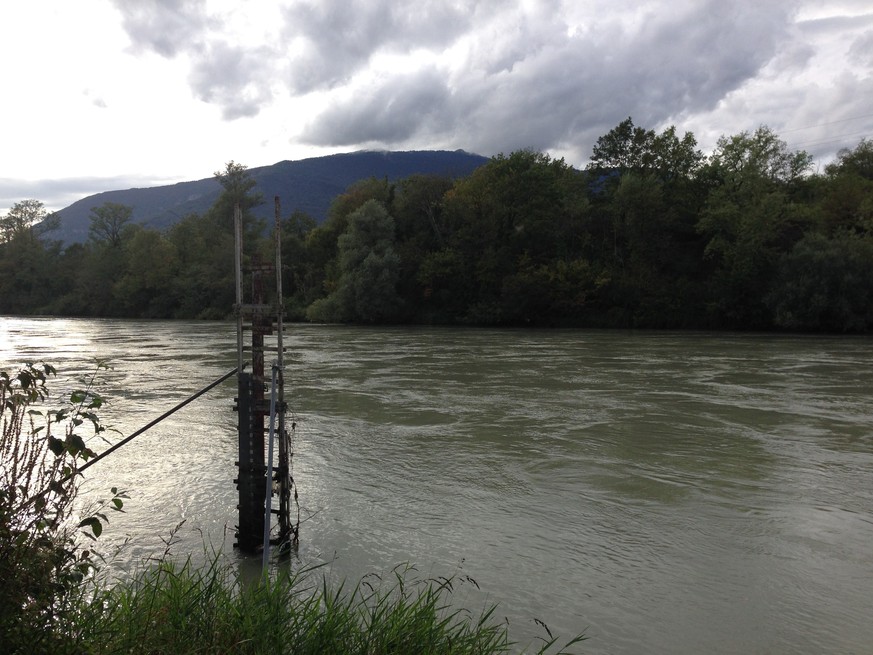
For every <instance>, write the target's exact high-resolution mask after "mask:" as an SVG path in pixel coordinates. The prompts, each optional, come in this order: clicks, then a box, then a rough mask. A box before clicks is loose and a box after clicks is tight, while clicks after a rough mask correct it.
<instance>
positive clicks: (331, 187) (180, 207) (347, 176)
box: [52, 150, 487, 244]
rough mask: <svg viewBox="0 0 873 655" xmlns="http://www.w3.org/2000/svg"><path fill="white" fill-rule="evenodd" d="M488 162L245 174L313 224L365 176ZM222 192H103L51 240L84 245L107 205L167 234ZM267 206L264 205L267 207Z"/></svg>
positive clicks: (329, 161) (354, 159) (309, 164)
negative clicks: (94, 215) (94, 218)
mask: <svg viewBox="0 0 873 655" xmlns="http://www.w3.org/2000/svg"><path fill="white" fill-rule="evenodd" d="M486 161H487V159H486V158H485V157H482V156H480V155H474V154H471V153H469V152H463V151H461V150H457V151H451V152H450V151H445V150H424V151H411V152H376V151H361V152H349V153H344V154H337V155H327V156H325V157H312V158H309V159H301V160H299V161H280V162H278V163H276V164H273V165H271V166H259V167H257V168H252V169H249V175H250V176H251V179H252V180H254V182H255V190H256V191H257V192H259V193H261V194H263V196H264V197H265V198H272V197H273V196H281V197H282V202H283V204H284V205H285V206H286V207H288V208H289V209H292V210H294V209H299V210H300V211H304V212H306V213H307V214H309V215H310V216H312V217H313V218H314V219H315V220H317V221H318V222H321V221H323V220H324V218H325V217H326V216H327V211H328V209H329V208H330V203H331V201H332V200H333V199H334V198H335V197H336V196H337V195H339V194H340V193H342V192H343V191H344V190H345V189H346V188H347V187H348V186H349V185H350V184H352V183H354V182H357V181H358V180H360V179H363V178H367V177H377V178H379V179H383V178H385V179H388V180H392V181H394V180H398V179H402V178H404V177H408V176H409V175H412V174H437V175H450V176H452V177H458V176H463V175H468V174H469V173H471V172H472V171H473V170H475V169H476V168H477V167H479V166H481V165H482V164H483V163H485V162H486ZM221 192H222V188H221V185H219V184H218V183H217V182H216V180H215V178H207V179H205V180H194V181H191V182H179V183H178V184H171V185H168V186H157V187H149V188H146V189H124V190H115V191H104V192H103V193H98V194H96V195H93V196H89V197H87V198H83V199H82V200H79V201H77V202H74V203H73V204H72V205H70V206H69V207H65V208H64V209H62V210H61V211H59V212H58V218H59V223H58V226H57V229H56V230H54V231H53V232H52V238H53V239H57V240H59V241H62V242H63V243H64V244H70V243H83V242H85V241H87V240H88V231H89V221H90V218H91V210H92V208H94V207H100V206H102V205H105V204H106V203H115V204H120V205H126V206H127V207H130V209H131V215H130V222H131V223H136V224H139V225H143V226H144V227H149V228H152V229H156V230H166V229H168V228H170V227H171V226H173V225H175V224H176V223H178V222H179V221H180V220H181V219H182V218H184V217H185V216H188V215H190V214H203V213H206V212H207V211H209V208H210V207H212V205H214V204H215V202H216V201H217V200H218V196H219V195H220V194H221ZM268 205H269V206H268ZM253 211H254V213H255V215H256V216H257V217H259V218H272V216H273V206H272V203H265V204H264V205H262V206H259V207H255V208H254V210H253Z"/></svg>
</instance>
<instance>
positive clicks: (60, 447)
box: [48, 435, 64, 457]
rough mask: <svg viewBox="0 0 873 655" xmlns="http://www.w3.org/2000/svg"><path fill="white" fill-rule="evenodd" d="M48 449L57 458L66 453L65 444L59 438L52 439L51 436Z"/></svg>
mask: <svg viewBox="0 0 873 655" xmlns="http://www.w3.org/2000/svg"><path fill="white" fill-rule="evenodd" d="M48 447H49V450H50V451H52V452H53V453H54V454H55V455H56V456H57V457H60V456H61V453H63V452H64V442H63V441H61V440H60V439H58V438H57V437H52V436H51V435H49V438H48Z"/></svg>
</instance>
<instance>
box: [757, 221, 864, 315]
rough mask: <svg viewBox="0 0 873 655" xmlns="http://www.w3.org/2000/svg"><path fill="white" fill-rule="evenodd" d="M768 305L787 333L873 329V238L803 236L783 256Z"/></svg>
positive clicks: (857, 236) (841, 233) (849, 234)
mask: <svg viewBox="0 0 873 655" xmlns="http://www.w3.org/2000/svg"><path fill="white" fill-rule="evenodd" d="M767 299H768V302H769V303H770V304H771V305H772V306H773V309H774V314H775V322H776V325H778V326H780V327H783V328H788V329H792V330H804V331H828V332H867V331H869V330H871V329H873V237H871V236H860V235H858V234H855V233H852V232H847V231H843V232H839V233H837V234H836V235H834V236H833V237H830V238H829V237H826V236H823V235H821V234H815V233H813V234H809V235H807V236H805V237H804V238H803V239H801V240H800V241H798V242H797V244H795V246H794V248H792V250H791V251H790V252H788V253H786V254H785V255H783V256H782V258H781V260H780V262H779V269H778V275H777V279H776V282H775V284H774V285H773V290H772V291H771V292H770V294H769V296H768V298H767Z"/></svg>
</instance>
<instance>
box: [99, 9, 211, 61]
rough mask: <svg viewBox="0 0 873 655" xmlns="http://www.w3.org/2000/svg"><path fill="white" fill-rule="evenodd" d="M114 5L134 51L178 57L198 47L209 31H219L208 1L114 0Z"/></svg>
mask: <svg viewBox="0 0 873 655" xmlns="http://www.w3.org/2000/svg"><path fill="white" fill-rule="evenodd" d="M113 4H114V5H115V7H116V9H117V10H118V11H119V12H120V13H121V16H122V26H123V27H124V30H125V31H126V32H127V35H128V36H129V37H130V40H131V43H132V45H133V47H134V48H135V49H142V50H153V51H155V52H157V53H158V54H160V55H163V56H164V57H175V56H176V55H177V54H178V53H180V52H182V51H184V50H187V49H189V48H191V47H192V44H196V43H198V42H199V41H200V39H201V35H202V34H203V33H204V32H205V31H206V30H208V29H210V28H217V27H220V24H219V23H217V22H216V21H215V20H214V19H210V18H209V17H208V16H207V14H206V2H205V0H181V1H180V0H136V1H135V2H130V0H114V2H113Z"/></svg>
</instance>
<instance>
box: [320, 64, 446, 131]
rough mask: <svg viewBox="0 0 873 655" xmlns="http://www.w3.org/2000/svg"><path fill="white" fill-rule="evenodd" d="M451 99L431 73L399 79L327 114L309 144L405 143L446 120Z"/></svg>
mask: <svg viewBox="0 0 873 655" xmlns="http://www.w3.org/2000/svg"><path fill="white" fill-rule="evenodd" d="M449 96H450V93H449V90H448V88H447V87H446V84H445V80H444V79H443V78H442V76H441V75H439V74H438V72H437V71H436V70H435V69H433V68H429V69H427V70H424V71H419V72H418V73H416V74H411V75H398V76H395V77H392V78H391V79H390V80H389V81H388V82H387V83H385V84H381V85H379V86H376V87H374V88H372V89H369V90H366V91H363V92H361V93H357V94H355V95H354V96H353V97H351V98H350V99H349V100H348V101H347V102H346V103H342V104H339V105H337V106H335V107H331V108H328V109H327V110H325V111H324V112H323V113H322V114H321V115H320V116H319V118H318V120H317V121H316V123H315V124H314V125H313V126H311V129H310V130H309V131H308V133H307V135H306V138H307V140H308V141H310V142H311V143H318V144H322V145H325V144H326V145H332V146H341V145H349V144H353V143H354V144H367V143H394V142H402V141H407V140H410V139H413V138H415V137H416V136H417V135H419V134H421V133H422V132H424V131H429V130H430V129H433V124H434V123H435V122H437V121H443V122H444V121H445V120H446V119H445V116H446V111H447V109H448V107H449V103H450V97H449ZM450 122H451V121H450ZM437 129H438V128H437Z"/></svg>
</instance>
